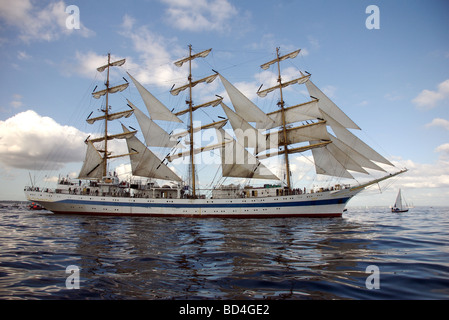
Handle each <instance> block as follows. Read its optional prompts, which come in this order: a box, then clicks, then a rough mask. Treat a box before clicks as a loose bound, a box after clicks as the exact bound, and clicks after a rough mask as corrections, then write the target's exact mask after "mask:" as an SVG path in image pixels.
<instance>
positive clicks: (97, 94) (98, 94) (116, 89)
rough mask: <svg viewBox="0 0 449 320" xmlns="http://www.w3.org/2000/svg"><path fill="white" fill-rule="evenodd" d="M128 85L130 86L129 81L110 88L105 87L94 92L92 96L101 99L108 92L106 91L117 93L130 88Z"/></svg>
mask: <svg viewBox="0 0 449 320" xmlns="http://www.w3.org/2000/svg"><path fill="white" fill-rule="evenodd" d="M128 86H129V83H124V84H121V85H118V86H115V87H112V88H109V89H104V90H100V91H97V92H92V96H93V97H94V98H95V99H100V97H101V96H104V95H105V94H106V92H109V93H116V92H119V91H123V90H125V89H126V88H128Z"/></svg>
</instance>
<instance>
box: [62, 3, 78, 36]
mask: <svg viewBox="0 0 449 320" xmlns="http://www.w3.org/2000/svg"><path fill="white" fill-rule="evenodd" d="M65 12H66V13H68V14H69V16H68V17H67V18H66V19H65V26H66V28H67V29H70V30H72V29H79V28H80V8H78V6H75V5H73V4H72V5H70V6H67V8H65Z"/></svg>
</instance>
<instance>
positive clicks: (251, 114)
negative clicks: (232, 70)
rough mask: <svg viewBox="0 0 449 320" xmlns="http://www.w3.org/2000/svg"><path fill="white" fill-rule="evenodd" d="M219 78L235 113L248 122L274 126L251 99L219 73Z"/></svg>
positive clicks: (261, 125) (260, 125)
mask: <svg viewBox="0 0 449 320" xmlns="http://www.w3.org/2000/svg"><path fill="white" fill-rule="evenodd" d="M219 75H220V79H221V82H222V83H223V86H224V87H225V89H226V92H227V93H228V95H229V98H230V99H231V102H232V105H233V106H234V109H235V111H236V113H237V114H238V115H239V116H241V117H242V118H243V119H245V120H246V121H248V122H256V123H258V127H260V128H263V129H266V128H268V127H270V128H272V127H273V126H274V121H273V120H272V119H271V118H270V117H269V116H267V115H266V114H265V112H263V111H262V110H260V109H259V107H257V106H256V105H255V104H254V103H253V102H252V101H251V100H249V99H248V98H247V97H246V96H245V95H244V94H243V93H241V92H240V91H239V90H238V89H237V88H236V87H234V86H233V85H232V84H231V83H230V82H229V81H228V80H227V79H226V78H225V77H223V76H222V75H221V74H219Z"/></svg>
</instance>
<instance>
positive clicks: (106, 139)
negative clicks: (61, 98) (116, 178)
mask: <svg viewBox="0 0 449 320" xmlns="http://www.w3.org/2000/svg"><path fill="white" fill-rule="evenodd" d="M110 64H111V54H110V53H109V52H108V67H107V69H108V71H107V76H106V107H105V108H104V110H102V111H103V112H104V157H103V177H105V176H106V172H107V167H108V113H109V111H108V110H109V68H110Z"/></svg>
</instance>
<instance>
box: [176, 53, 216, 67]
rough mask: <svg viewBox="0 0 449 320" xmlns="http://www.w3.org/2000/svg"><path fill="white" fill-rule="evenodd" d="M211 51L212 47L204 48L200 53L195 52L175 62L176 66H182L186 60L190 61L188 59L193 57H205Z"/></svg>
mask: <svg viewBox="0 0 449 320" xmlns="http://www.w3.org/2000/svg"><path fill="white" fill-rule="evenodd" d="M211 51H212V49H207V50H204V51H202V52H200V53H197V54H194V55H192V56H190V57H187V58H184V59H181V60H178V61H176V62H174V64H175V66H177V67H182V65H183V64H184V63H185V62H188V61H190V60H193V59H195V58H205V57H207V56H208V55H209V53H210V52H211Z"/></svg>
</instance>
